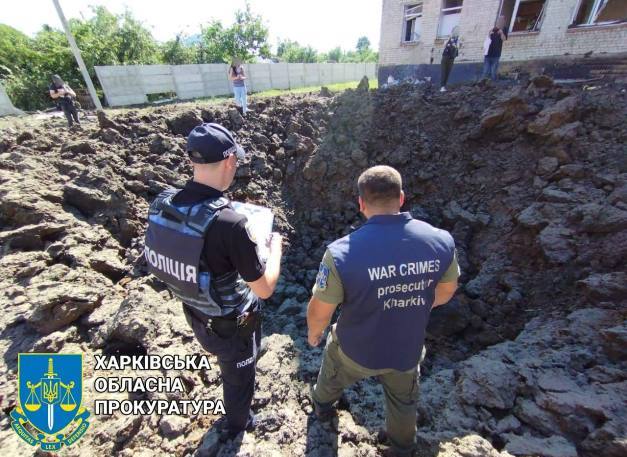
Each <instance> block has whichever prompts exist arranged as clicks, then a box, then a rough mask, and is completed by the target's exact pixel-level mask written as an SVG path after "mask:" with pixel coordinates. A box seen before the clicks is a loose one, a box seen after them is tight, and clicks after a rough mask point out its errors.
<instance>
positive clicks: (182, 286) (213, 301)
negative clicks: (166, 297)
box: [144, 189, 257, 317]
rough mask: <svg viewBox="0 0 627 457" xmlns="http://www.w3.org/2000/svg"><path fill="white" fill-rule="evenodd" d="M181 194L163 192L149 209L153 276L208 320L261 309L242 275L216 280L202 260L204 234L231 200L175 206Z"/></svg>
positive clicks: (147, 249)
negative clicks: (255, 306) (252, 307)
mask: <svg viewBox="0 0 627 457" xmlns="http://www.w3.org/2000/svg"><path fill="white" fill-rule="evenodd" d="M178 192H180V191H179V190H171V189H170V190H166V191H163V192H162V193H161V194H159V196H158V197H157V198H156V199H155V201H154V202H153V203H152V204H151V205H150V209H149V211H148V229H147V231H146V238H145V248H144V255H145V257H146V262H147V263H148V271H149V272H150V273H152V274H153V275H155V276H156V277H157V278H159V279H160V280H161V281H163V282H164V283H166V285H167V286H168V288H169V289H170V290H171V291H172V293H173V294H174V295H175V296H176V297H178V298H179V299H181V301H183V302H184V303H186V304H188V305H189V306H192V307H193V308H195V309H198V310H199V311H201V312H202V313H204V314H205V315H207V316H210V317H215V316H226V315H230V314H233V313H235V314H236V315H239V314H241V313H243V312H244V311H246V310H247V309H249V308H250V307H251V306H253V305H256V301H257V296H256V295H255V294H254V293H253V291H252V290H251V289H250V287H248V285H247V284H246V283H245V282H244V280H243V279H242V278H241V276H240V275H239V273H238V272H237V271H233V272H231V273H227V274H225V275H222V276H220V277H214V276H213V275H212V273H211V272H210V271H209V270H208V268H207V265H206V262H205V261H204V259H203V256H202V253H203V248H204V244H205V235H206V234H207V231H208V230H209V227H210V226H211V224H212V223H213V222H214V221H215V219H216V217H217V215H218V213H219V212H220V210H222V209H223V208H226V207H229V206H230V204H229V200H228V199H226V198H224V197H221V198H217V199H210V200H205V201H203V202H200V203H196V204H194V205H191V206H175V205H174V204H173V203H172V199H173V198H174V196H175V195H176V194H177V193H178Z"/></svg>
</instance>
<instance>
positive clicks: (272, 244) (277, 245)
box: [266, 232, 283, 252]
mask: <svg viewBox="0 0 627 457" xmlns="http://www.w3.org/2000/svg"><path fill="white" fill-rule="evenodd" d="M266 246H268V249H269V250H270V252H282V251H283V236H281V234H280V233H278V232H272V233H271V234H270V236H269V237H268V240H267V241H266Z"/></svg>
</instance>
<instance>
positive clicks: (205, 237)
mask: <svg viewBox="0 0 627 457" xmlns="http://www.w3.org/2000/svg"><path fill="white" fill-rule="evenodd" d="M187 152H188V154H189V157H190V159H191V161H192V165H193V169H194V176H193V179H192V180H191V181H189V182H188V183H187V184H186V185H185V187H184V188H183V189H180V190H179V189H167V190H165V191H163V192H162V193H161V194H159V195H158V196H157V198H156V199H155V201H154V202H153V203H152V204H151V206H150V210H149V214H148V229H147V231H146V238H145V250H144V253H145V257H146V261H147V265H148V271H149V272H150V273H152V274H153V275H155V276H156V277H157V278H159V279H160V280H161V281H163V282H164V283H165V284H166V285H167V286H168V288H169V289H170V291H171V292H172V293H173V294H174V295H175V296H176V297H177V298H178V299H180V300H181V302H182V303H183V312H184V314H185V318H186V320H187V322H188V324H189V325H190V327H191V328H192V330H193V332H194V335H195V336H196V339H197V340H198V342H199V343H200V345H201V346H202V347H203V348H204V349H205V350H206V351H208V352H210V353H212V354H214V355H216V357H217V359H218V365H219V367H220V373H221V377H222V390H223V397H224V407H225V410H226V425H227V427H226V431H227V432H228V433H227V434H228V437H230V438H233V437H235V436H236V435H237V434H239V433H240V432H242V431H244V430H250V429H251V427H254V423H255V421H254V415H253V413H252V411H251V404H252V399H253V395H254V390H255V369H256V363H257V358H258V356H259V352H260V350H259V348H260V343H261V331H262V330H261V312H262V304H263V299H266V298H268V297H270V296H271V295H272V293H273V292H274V289H275V287H276V283H277V280H278V278H279V274H280V266H281V255H282V246H281V243H282V238H281V235H279V234H278V233H273V234H272V236H271V238H270V240H256V238H255V235H254V231H253V230H252V228H251V226H250V224H249V222H248V220H247V218H246V216H244V215H242V214H239V213H237V212H235V210H234V209H233V207H232V206H231V203H230V201H229V200H228V199H227V198H225V197H224V195H223V192H224V191H226V189H228V187H229V186H230V185H231V184H232V182H233V179H234V177H235V171H236V169H237V163H238V160H241V159H242V158H244V150H243V149H242V148H241V147H240V146H239V145H238V144H237V143H236V141H235V139H234V138H233V135H232V134H231V132H229V131H228V130H227V129H226V128H224V127H222V126H221V125H219V124H211V123H209V124H201V125H199V126H197V127H195V128H194V129H193V130H192V132H191V133H190V134H189V138H188V141H187ZM258 242H265V243H267V244H268V245H269V256H268V259H267V261H265V262H264V260H263V259H261V258H260V257H259V254H258V245H257V243H258Z"/></svg>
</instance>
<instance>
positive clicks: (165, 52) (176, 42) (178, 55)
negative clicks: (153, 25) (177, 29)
mask: <svg viewBox="0 0 627 457" xmlns="http://www.w3.org/2000/svg"><path fill="white" fill-rule="evenodd" d="M197 58H198V49H197V46H196V45H193V44H188V43H187V42H186V39H185V38H184V37H183V35H182V34H180V33H179V34H178V35H177V36H176V38H175V39H173V40H169V41H166V42H165V43H163V45H162V46H161V61H162V62H164V63H167V64H169V65H183V64H190V63H195V62H196V61H197V60H196V59H197Z"/></svg>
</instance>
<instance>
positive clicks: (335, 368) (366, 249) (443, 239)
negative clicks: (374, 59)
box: [307, 166, 459, 456]
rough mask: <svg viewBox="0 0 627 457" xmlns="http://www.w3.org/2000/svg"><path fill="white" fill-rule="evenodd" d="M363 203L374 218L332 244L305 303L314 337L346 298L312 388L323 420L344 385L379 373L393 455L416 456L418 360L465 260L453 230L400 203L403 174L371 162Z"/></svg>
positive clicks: (313, 340)
mask: <svg viewBox="0 0 627 457" xmlns="http://www.w3.org/2000/svg"><path fill="white" fill-rule="evenodd" d="M358 189H359V209H360V211H361V212H362V213H363V214H364V216H365V217H366V218H367V219H368V220H367V222H366V223H365V224H364V225H363V226H361V227H360V228H359V229H357V230H356V231H354V232H352V233H350V234H349V235H347V236H345V237H343V238H340V239H339V240H337V241H335V242H333V243H331V244H330V245H329V247H328V249H327V251H326V252H325V254H324V257H323V259H322V263H321V264H320V269H319V272H318V277H317V279H316V284H315V285H314V288H313V296H312V298H311V301H310V302H309V306H308V309H307V325H308V330H309V334H308V340H309V344H310V345H311V346H317V345H318V344H319V343H320V341H321V339H322V335H323V332H324V330H325V328H326V327H327V326H328V325H329V322H330V320H331V316H332V315H333V312H334V311H335V309H336V307H337V306H338V305H339V304H342V307H341V314H340V316H339V318H338V321H337V323H336V324H335V325H334V326H333V327H332V328H331V332H330V333H329V335H328V336H327V341H326V347H325V349H324V355H323V361H322V366H321V367H320V372H319V374H318V379H317V382H316V385H315V386H314V389H313V393H312V397H313V402H314V407H315V412H316V415H317V416H318V417H319V418H320V419H322V420H326V419H329V418H330V417H332V415H333V403H334V402H335V401H336V400H338V399H339V398H340V396H341V394H342V391H343V389H344V388H345V387H347V386H349V385H351V384H353V383H354V382H356V381H357V380H359V379H363V378H367V377H371V376H377V377H378V379H379V380H380V381H381V383H382V384H383V389H384V392H385V400H386V409H387V418H386V435H387V438H388V440H389V443H390V444H391V447H390V448H389V449H386V451H385V452H386V453H387V455H392V456H409V455H412V454H413V452H414V447H415V439H416V408H417V393H418V377H419V375H420V362H421V361H422V359H423V358H424V347H423V344H424V339H425V329H426V327H427V322H428V320H429V313H430V312H431V309H432V308H433V307H435V306H439V305H442V304H444V303H446V302H448V301H449V300H450V299H451V297H452V296H453V294H454V293H455V290H456V288H457V278H458V276H459V266H458V264H457V260H456V255H455V244H454V242H453V238H452V237H451V235H450V234H449V233H448V232H446V231H444V230H439V229H437V228H435V227H432V226H431V225H429V224H427V223H426V222H422V221H419V220H416V219H413V218H412V216H411V214H409V213H407V212H400V208H401V206H402V205H403V203H404V200H405V195H404V193H403V191H402V190H401V189H402V185H401V176H400V174H399V173H398V171H396V170H395V169H393V168H391V167H388V166H376V167H372V168H370V169H368V170H366V171H365V172H363V173H362V174H361V176H360V177H359V180H358Z"/></svg>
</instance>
